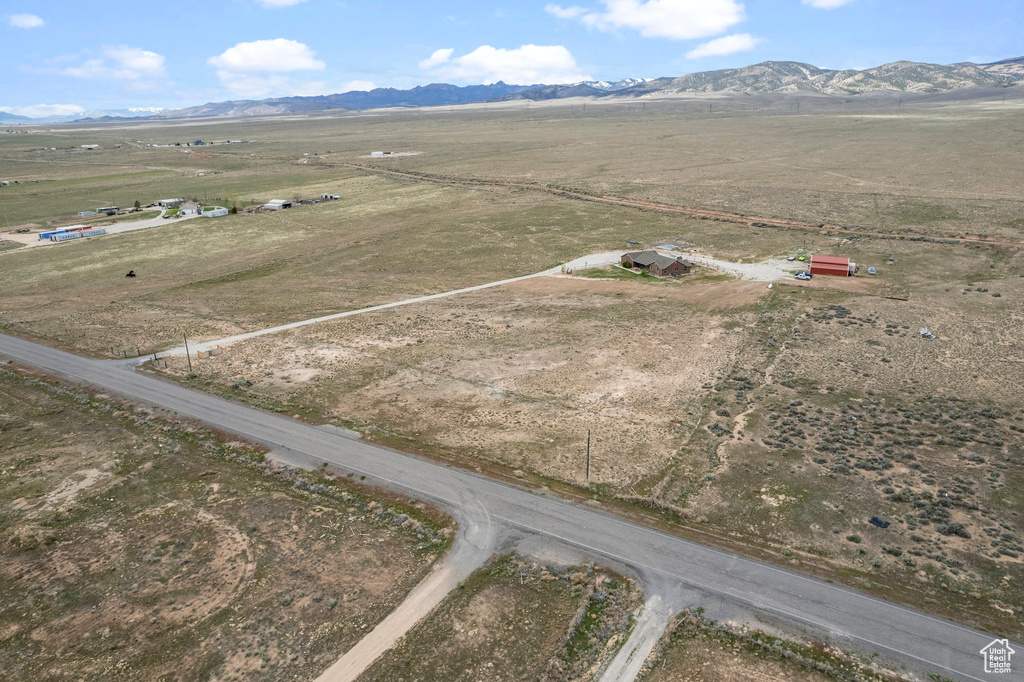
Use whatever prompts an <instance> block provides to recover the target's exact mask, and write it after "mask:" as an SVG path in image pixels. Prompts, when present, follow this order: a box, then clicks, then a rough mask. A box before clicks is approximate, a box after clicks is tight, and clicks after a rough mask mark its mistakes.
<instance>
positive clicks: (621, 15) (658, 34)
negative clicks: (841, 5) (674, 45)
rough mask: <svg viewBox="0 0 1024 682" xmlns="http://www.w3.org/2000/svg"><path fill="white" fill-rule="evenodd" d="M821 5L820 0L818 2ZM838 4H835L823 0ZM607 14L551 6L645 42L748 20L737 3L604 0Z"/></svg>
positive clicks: (701, 34) (704, 34) (712, 31)
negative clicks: (637, 35)
mask: <svg viewBox="0 0 1024 682" xmlns="http://www.w3.org/2000/svg"><path fill="white" fill-rule="evenodd" d="M818 1H821V0H818ZM824 1H833V2H834V1H836V0H824ZM602 2H603V4H604V11H596V10H584V11H583V12H578V11H577V10H578V9H579V8H578V7H569V8H565V9H563V8H562V7H559V6H557V5H548V7H547V8H546V9H547V11H548V12H550V13H552V14H554V15H555V16H562V17H563V18H565V17H575V18H578V19H579V20H580V21H581V22H583V24H584V25H585V26H589V27H590V28H596V29H598V30H601V31H614V30H616V29H621V28H626V29H632V30H634V31H638V32H639V33H640V35H642V36H644V37H645V38H670V39H673V40H693V39H695V38H709V37H711V36H713V35H717V34H719V33H722V32H723V31H725V30H727V29H729V28H730V27H732V26H735V25H736V24H738V23H740V22H741V21H743V20H744V19H746V18H747V15H746V11H745V9H744V7H743V4H742V3H740V2H737V1H736V0H602Z"/></svg>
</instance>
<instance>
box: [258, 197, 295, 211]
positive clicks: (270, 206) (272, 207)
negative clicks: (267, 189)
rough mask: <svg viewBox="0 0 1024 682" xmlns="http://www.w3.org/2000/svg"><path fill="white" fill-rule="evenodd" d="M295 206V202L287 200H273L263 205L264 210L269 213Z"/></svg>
mask: <svg viewBox="0 0 1024 682" xmlns="http://www.w3.org/2000/svg"><path fill="white" fill-rule="evenodd" d="M294 205H295V202H294V201H288V200H287V199H271V200H270V201H268V202H267V203H265V204H263V208H265V209H267V210H268V211H280V210H281V209H283V208H291V207H292V206H294Z"/></svg>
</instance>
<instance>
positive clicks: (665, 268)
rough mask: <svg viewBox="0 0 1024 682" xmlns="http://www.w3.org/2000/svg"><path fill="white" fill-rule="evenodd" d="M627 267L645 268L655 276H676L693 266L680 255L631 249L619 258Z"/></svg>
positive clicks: (687, 271)
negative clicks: (674, 255) (672, 255)
mask: <svg viewBox="0 0 1024 682" xmlns="http://www.w3.org/2000/svg"><path fill="white" fill-rule="evenodd" d="M620 262H621V263H622V265H623V266H625V267H627V268H639V269H641V270H646V271H647V272H648V273H649V274H652V275H654V276H655V277H678V276H679V275H686V274H688V273H689V272H690V270H691V269H692V268H693V265H692V264H691V263H690V261H688V260H683V257H682V256H676V257H675V258H672V257H671V256H662V255H661V254H660V253H658V252H657V251H633V252H631V253H626V254H623V255H622V259H621V260H620Z"/></svg>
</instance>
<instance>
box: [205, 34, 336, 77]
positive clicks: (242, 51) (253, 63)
mask: <svg viewBox="0 0 1024 682" xmlns="http://www.w3.org/2000/svg"><path fill="white" fill-rule="evenodd" d="M206 61H207V63H209V64H210V65H211V66H216V67H217V68H218V69H221V70H223V71H231V72H234V73H255V72H260V71H269V72H282V71H322V70H323V69H325V68H326V67H327V65H326V64H324V63H323V62H322V61H320V60H318V59H316V58H315V53H314V52H313V50H311V49H309V46H308V45H305V44H303V43H300V42H298V41H297V40H287V39H285V38H275V39H273V40H256V41H253V42H251V43H238V44H237V45H235V46H234V47H229V48H228V49H227V50H224V52H223V53H222V54H219V55H217V56H216V57H210V58H209V59H208V60H206Z"/></svg>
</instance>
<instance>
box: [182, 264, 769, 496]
mask: <svg viewBox="0 0 1024 682" xmlns="http://www.w3.org/2000/svg"><path fill="white" fill-rule="evenodd" d="M765 292H766V289H765V288H764V285H763V284H761V283H752V282H739V281H728V282H711V283H701V282H690V281H685V280H684V281H672V282H654V283H640V282H631V281H622V280H600V279H590V278H586V279H584V278H569V277H546V278H539V279H534V280H528V281H524V282H518V283H516V284H514V285H509V286H508V287H503V288H501V289H492V290H487V291H483V292H473V293H470V294H466V295H460V296H458V297H455V298H452V299H443V300H440V301H435V302H429V303H426V304H423V305H422V306H420V305H417V306H416V307H415V308H412V309H401V310H396V311H382V312H381V313H368V314H366V315H360V316H358V317H355V318H349V319H346V320H340V321H338V322H336V323H334V322H332V323H326V324H324V325H314V326H312V327H306V328H302V329H298V330H295V331H294V332H287V333H285V334H283V335H281V336H280V337H278V336H275V337H264V338H258V339H252V340H249V341H246V342H242V343H238V344H234V345H232V346H231V348H230V351H229V352H226V353H224V354H223V355H220V356H216V357H215V358H212V359H210V360H204V361H202V362H200V363H196V362H195V361H193V366H194V367H195V368H196V369H197V372H198V374H199V378H200V380H202V381H210V382H213V383H214V384H216V385H218V386H219V387H220V388H221V390H229V391H230V390H231V389H232V387H235V386H239V387H240V388H241V390H238V391H235V393H236V394H237V395H248V396H253V397H255V398H256V400H257V401H268V400H269V401H273V402H276V403H285V404H288V405H292V404H298V405H304V406H306V407H312V408H315V409H316V410H318V411H319V412H320V413H321V415H322V417H324V418H327V419H341V420H348V421H350V422H354V425H355V427H356V429H357V430H361V431H362V430H366V431H368V432H370V433H374V432H375V431H378V432H383V433H385V434H387V433H390V432H392V431H394V432H397V433H399V434H401V435H402V436H404V437H407V438H409V439H414V440H415V441H416V442H417V443H420V444H423V445H425V446H428V447H430V448H432V449H435V450H436V451H438V452H448V453H458V454H462V455H465V456H467V457H470V458H479V459H481V460H485V461H496V462H499V463H501V464H504V465H506V466H508V467H509V468H511V469H521V470H524V471H528V472H534V473H539V474H542V475H545V476H551V477H555V478H559V479H562V480H568V481H573V482H580V481H581V480H582V479H581V477H582V476H583V473H584V472H583V468H582V460H581V455H582V454H583V452H584V441H585V434H586V430H587V429H588V428H590V429H592V430H593V431H594V433H595V435H596V440H595V452H596V456H595V458H594V462H595V463H594V468H593V474H594V480H595V481H597V482H599V483H602V484H606V485H611V486H614V487H615V488H616V489H619V490H628V489H629V488H630V487H631V486H634V485H636V484H637V483H639V482H640V481H642V480H643V479H644V478H646V477H647V476H649V475H650V474H651V473H652V472H657V471H660V470H661V469H662V468H663V467H664V466H665V465H666V463H667V462H668V461H669V460H670V459H671V458H672V457H674V456H675V455H676V454H677V451H678V449H679V448H680V447H681V446H682V445H683V444H684V443H685V438H686V436H687V435H688V434H689V433H690V431H691V430H692V429H693V425H694V423H695V422H696V420H697V419H698V418H699V415H698V412H699V411H700V406H701V400H702V393H703V389H702V385H703V384H705V383H706V382H708V381H711V380H713V378H714V377H715V376H716V375H717V374H718V373H720V372H723V371H725V368H727V367H728V366H730V364H731V362H732V358H733V357H734V356H735V354H736V351H737V346H738V345H739V344H740V343H741V341H742V336H741V335H740V334H737V333H735V332H731V331H730V330H729V327H730V326H735V325H738V324H740V321H741V320H743V319H749V318H750V317H751V316H752V315H753V313H752V312H751V309H752V308H756V307H757V305H756V302H757V300H758V298H759V297H760V296H762V294H764V293H765ZM710 311H718V312H719V313H720V314H719V315H711V314H709V312H710ZM168 363H169V369H173V370H174V371H175V372H176V373H179V374H184V373H185V372H187V366H186V364H185V360H184V359H183V358H174V359H172V360H169V361H168Z"/></svg>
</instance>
